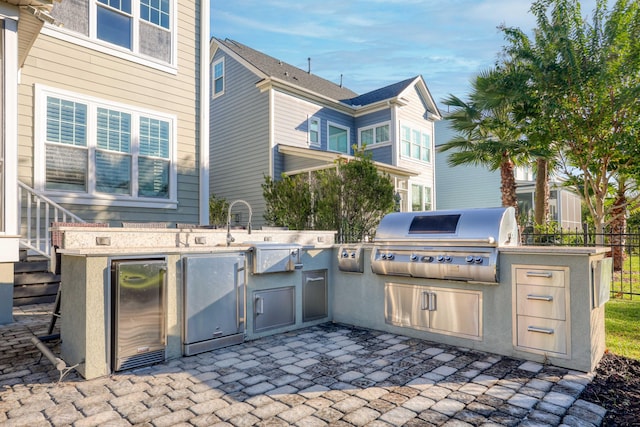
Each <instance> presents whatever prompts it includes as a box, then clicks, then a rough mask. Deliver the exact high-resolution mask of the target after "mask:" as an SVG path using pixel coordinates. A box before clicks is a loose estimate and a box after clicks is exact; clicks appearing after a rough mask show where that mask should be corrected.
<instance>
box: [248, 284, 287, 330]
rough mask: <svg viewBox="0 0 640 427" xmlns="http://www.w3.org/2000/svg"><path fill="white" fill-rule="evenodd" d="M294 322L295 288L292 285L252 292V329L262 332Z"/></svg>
mask: <svg viewBox="0 0 640 427" xmlns="http://www.w3.org/2000/svg"><path fill="white" fill-rule="evenodd" d="M295 323H296V289H295V287H293V286H288V287H286V288H275V289H268V290H264V291H257V292H254V293H253V331H254V332H262V331H268V330H270V329H275V328H280V327H282V326H288V325H294V324H295Z"/></svg>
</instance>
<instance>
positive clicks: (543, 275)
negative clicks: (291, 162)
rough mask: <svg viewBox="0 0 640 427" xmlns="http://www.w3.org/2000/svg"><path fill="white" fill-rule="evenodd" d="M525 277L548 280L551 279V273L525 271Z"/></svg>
mask: <svg viewBox="0 0 640 427" xmlns="http://www.w3.org/2000/svg"><path fill="white" fill-rule="evenodd" d="M527 277H545V278H547V279H550V278H551V277H553V273H550V272H548V271H527Z"/></svg>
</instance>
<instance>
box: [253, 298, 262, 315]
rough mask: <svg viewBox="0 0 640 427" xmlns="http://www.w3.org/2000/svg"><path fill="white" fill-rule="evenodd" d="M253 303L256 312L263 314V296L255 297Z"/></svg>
mask: <svg viewBox="0 0 640 427" xmlns="http://www.w3.org/2000/svg"><path fill="white" fill-rule="evenodd" d="M255 305H256V314H264V298H261V297H256V299H255Z"/></svg>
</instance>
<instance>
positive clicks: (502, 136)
mask: <svg viewBox="0 0 640 427" xmlns="http://www.w3.org/2000/svg"><path fill="white" fill-rule="evenodd" d="M503 77H504V74H503V73H502V72H501V70H499V69H497V68H496V69H492V70H489V71H485V72H483V73H481V74H480V75H479V76H477V77H476V78H475V80H474V81H473V82H472V91H471V94H470V96H469V101H467V102H465V101H463V100H462V99H460V98H458V97H457V96H454V95H449V97H448V98H446V99H445V100H444V101H443V102H444V104H445V105H447V106H449V107H450V109H452V111H451V112H450V113H449V114H447V115H446V116H445V119H446V120H448V121H449V122H450V124H451V128H452V129H453V130H454V131H456V132H457V136H455V137H454V138H453V139H451V140H450V141H449V142H447V143H445V144H443V145H441V146H440V147H439V148H438V151H439V152H445V151H449V150H451V151H452V153H451V154H449V157H448V164H449V165H450V166H461V165H482V166H486V167H487V168H488V169H489V170H491V171H495V170H500V183H501V185H500V192H501V194H502V205H503V206H513V207H514V208H515V209H516V212H517V209H518V200H517V196H516V180H515V174H514V168H515V167H516V165H519V164H521V163H522V162H523V161H524V160H526V158H527V150H526V144H525V143H524V141H523V139H522V136H523V135H522V132H521V130H520V128H519V126H518V123H517V122H516V121H515V120H514V116H513V109H512V103H511V100H510V98H509V97H508V96H507V95H505V91H504V90H502V79H503Z"/></svg>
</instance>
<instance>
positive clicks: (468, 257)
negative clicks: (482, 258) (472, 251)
mask: <svg viewBox="0 0 640 427" xmlns="http://www.w3.org/2000/svg"><path fill="white" fill-rule="evenodd" d="M464 260H465V261H467V262H469V263H471V262H473V255H467V257H466V258H465V259H464Z"/></svg>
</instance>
